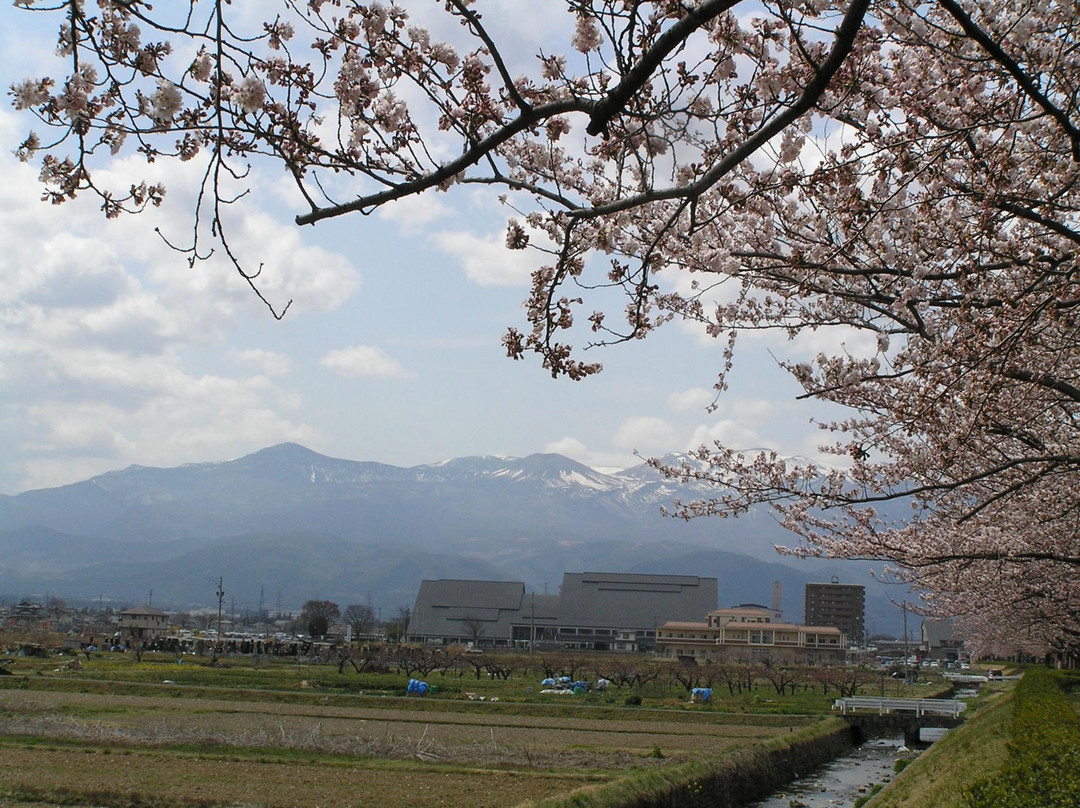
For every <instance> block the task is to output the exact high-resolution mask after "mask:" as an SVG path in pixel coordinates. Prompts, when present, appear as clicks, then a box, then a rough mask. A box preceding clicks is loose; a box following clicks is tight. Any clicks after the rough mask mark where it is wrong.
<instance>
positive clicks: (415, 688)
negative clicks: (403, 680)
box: [405, 679, 430, 696]
mask: <svg viewBox="0 0 1080 808" xmlns="http://www.w3.org/2000/svg"><path fill="white" fill-rule="evenodd" d="M429 689H430V688H429V687H428V683H427V682H421V681H420V680H419V679H410V680H409V686H408V687H407V688H405V692H406V693H416V694H418V695H420V696H423V695H424V694H425V693H427V692H428V690H429Z"/></svg>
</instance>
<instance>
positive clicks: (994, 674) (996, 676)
mask: <svg viewBox="0 0 1080 808" xmlns="http://www.w3.org/2000/svg"><path fill="white" fill-rule="evenodd" d="M1003 676H1004V672H1003V671H1002V670H1001V668H991V669H990V670H988V671H987V672H986V678H987V679H989V680H990V681H991V682H1000V681H1001V679H1002V677H1003Z"/></svg>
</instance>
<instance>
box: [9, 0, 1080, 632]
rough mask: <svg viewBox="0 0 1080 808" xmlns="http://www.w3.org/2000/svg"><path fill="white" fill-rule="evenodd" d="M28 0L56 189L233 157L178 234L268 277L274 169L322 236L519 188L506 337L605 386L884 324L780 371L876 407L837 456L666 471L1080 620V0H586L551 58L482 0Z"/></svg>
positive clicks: (1075, 627) (955, 598)
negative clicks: (408, 207) (617, 355)
mask: <svg viewBox="0 0 1080 808" xmlns="http://www.w3.org/2000/svg"><path fill="white" fill-rule="evenodd" d="M17 5H21V6H23V7H25V8H27V9H28V10H29V12H30V13H39V14H42V15H46V16H47V17H57V18H59V19H57V20H50V21H49V24H50V25H52V26H56V22H59V23H60V25H59V26H56V27H58V28H59V30H60V36H59V40H58V43H57V44H58V53H59V55H60V58H61V59H62V62H61V63H60V64H59V65H58V67H57V69H56V70H55V71H54V75H50V76H40V77H36V78H31V79H27V80H24V81H20V82H19V83H17V84H15V85H14V86H13V87H12V96H13V103H14V105H15V107H16V108H17V109H19V110H23V111H25V113H26V114H27V116H28V117H31V118H33V119H35V124H34V125H35V126H36V127H37V128H38V129H39V130H40V131H37V132H31V133H30V134H29V135H28V136H27V137H26V138H25V140H24V141H23V143H22V144H21V145H20V146H19V148H18V152H19V155H20V156H21V157H22V158H23V159H25V160H31V159H32V160H37V161H39V163H40V167H41V172H40V175H41V179H42V181H43V182H44V184H45V196H46V198H47V199H48V200H49V201H50V202H52V203H54V204H61V203H64V202H67V201H68V200H71V199H73V198H74V197H76V196H79V195H81V196H91V197H96V199H97V200H98V201H99V202H100V205H101V207H102V210H103V211H104V213H105V215H106V216H107V217H116V216H119V215H121V214H122V213H124V212H138V211H140V210H142V209H144V208H146V207H147V206H156V205H160V204H162V202H163V200H164V198H165V189H164V188H162V187H161V186H159V185H156V184H151V183H146V182H143V183H140V182H135V183H132V184H125V185H124V187H122V188H110V187H106V186H105V185H103V184H101V181H100V180H99V177H100V176H107V174H105V173H104V172H103V173H102V174H101V175H99V173H98V171H97V169H99V168H107V167H108V166H109V165H110V164H111V162H112V160H113V159H114V156H115V157H126V156H129V155H137V156H140V157H143V158H145V159H147V160H154V161H162V160H201V161H202V162H201V166H202V171H203V174H202V177H203V181H202V190H201V193H200V194H199V195H198V198H197V203H196V204H197V209H196V210H195V217H194V230H193V233H192V238H191V239H190V241H188V242H187V243H186V244H178V245H177V246H178V248H179V249H183V250H184V252H185V253H186V255H187V257H188V258H189V259H190V260H191V261H197V260H200V259H201V258H204V257H205V256H207V255H208V254H209V253H210V252H211V248H216V249H217V250H218V252H219V253H223V254H225V255H226V256H227V257H228V258H229V259H230V260H231V261H232V262H233V266H234V267H235V269H236V271H238V272H239V273H240V274H241V275H242V276H243V277H244V278H245V279H246V280H247V281H248V283H250V284H251V286H252V288H253V289H254V290H255V293H256V294H259V295H260V297H262V293H261V291H260V290H259V286H258V277H259V272H260V271H261V270H262V266H261V264H259V263H258V262H259V260H261V257H260V256H251V257H247V256H239V255H236V254H235V253H234V251H233V249H232V243H231V241H230V238H229V231H228V229H227V226H226V225H227V223H226V222H225V220H224V217H223V213H224V211H225V209H226V208H227V206H229V205H232V204H243V202H244V201H246V200H247V199H248V198H247V197H246V196H245V190H246V188H247V186H246V185H245V182H246V178H247V177H248V171H249V167H250V170H252V171H260V170H265V169H266V168H268V167H269V168H271V169H273V168H277V169H279V170H284V171H285V172H287V173H288V174H289V175H290V176H291V177H292V178H293V180H294V181H295V183H296V186H297V188H298V189H299V191H300V193H301V194H302V198H303V199H304V200H305V207H304V209H303V210H302V212H300V214H299V215H298V216H297V219H296V220H297V222H298V223H300V224H315V223H317V222H320V221H324V220H326V219H329V218H333V217H337V216H342V215H345V214H350V213H356V212H359V213H365V214H367V213H371V212H373V211H376V210H378V209H380V208H382V207H385V206H389V205H393V204H394V203H396V202H398V201H400V200H403V199H406V198H409V197H416V196H419V195H422V194H425V193H429V192H437V191H440V190H445V189H447V188H448V187H449V186H451V185H453V184H462V185H471V186H474V187H475V188H477V189H481V190H482V189H490V192H491V193H493V194H498V195H500V198H502V199H504V200H505V202H506V204H507V206H508V208H509V209H510V211H511V215H510V216H508V224H507V231H506V244H507V247H508V248H509V249H515V250H519V249H532V250H533V251H534V254H535V255H536V270H535V272H534V274H533V287H532V291H531V293H530V294H529V296H528V299H527V301H526V322H525V323H524V324H518V325H515V326H513V327H511V328H510V329H509V331H508V332H507V334H506V337H505V345H506V349H507V351H508V353H509V354H510V356H512V357H515V358H521V357H524V356H526V355H528V354H534V355H535V356H536V357H537V358H538V360H539V361H540V362H541V363H542V364H543V366H544V367H545V368H547V369H548V370H549V371H550V372H551V373H552V374H553V375H555V376H568V377H570V378H571V379H581V378H584V377H586V376H589V375H591V374H594V373H597V372H599V371H600V369H601V366H600V363H599V362H596V361H584V360H582V359H581V358H580V354H579V349H580V348H582V347H585V346H594V345H598V344H606V343H611V342H621V341H625V340H633V339H638V338H642V337H646V336H648V335H649V334H650V333H651V332H652V331H653V330H655V329H656V328H657V327H659V326H660V325H662V324H663V323H665V322H667V321H669V320H671V319H673V318H681V319H684V320H687V321H690V322H692V323H697V324H699V325H700V327H701V328H702V329H703V330H704V331H705V332H707V333H708V334H711V335H713V336H715V337H717V338H718V339H720V340H721V341H722V343H723V345H724V360H723V364H722V366H721V367H720V368H718V371H719V377H718V379H717V381H716V390H717V395H720V394H721V393H722V392H723V391H724V389H725V388H726V385H727V381H726V378H727V377H726V374H727V371H728V370H729V369H730V367H731V363H732V362H733V361H734V357H735V355H736V351H735V349H736V343H737V338H738V336H739V335H740V334H742V333H746V332H759V331H779V332H780V333H782V334H785V335H787V336H789V337H792V338H794V337H798V336H799V335H801V334H808V333H811V332H814V331H818V330H821V329H841V330H842V333H844V334H847V335H848V336H849V337H853V336H855V335H860V334H861V335H864V336H866V337H869V339H868V340H867V342H868V343H869V347H868V348H867V349H866V350H864V351H858V350H856V349H855V347H854V346H855V343H856V340H855V339H850V340H849V345H850V346H851V347H850V348H848V349H843V350H837V351H835V352H833V353H830V354H821V355H819V356H818V357H817V358H816V360H814V361H812V362H807V363H803V362H795V361H783V360H781V361H782V364H783V367H785V368H786V369H787V370H788V371H790V373H791V374H792V376H793V377H794V379H795V380H796V381H797V382H798V383H799V384H800V385H801V387H802V389H803V391H804V392H803V395H804V397H806V398H811V399H817V400H820V401H826V402H832V403H835V404H838V405H840V406H841V407H844V408H846V412H847V415H846V416H842V417H840V418H838V419H837V420H836V421H835V422H834V423H826V424H824V425H823V426H824V428H825V429H826V431H827V432H829V433H831V434H830V436H829V437H828V438H826V439H825V440H824V441H823V444H824V446H823V451H825V452H826V453H827V454H831V455H832V456H833V457H832V460H833V462H831V463H829V464H826V465H818V464H815V463H811V462H807V461H796V460H792V459H790V458H785V457H781V456H778V455H776V454H773V453H770V452H744V451H738V449H739V447H730V446H724V445H719V444H715V445H707V446H702V447H701V448H700V450H699V451H698V452H697V455H696V459H695V461H694V462H691V463H687V464H686V465H684V466H681V467H679V468H668V469H667V470H668V471H669V472H670V473H674V474H679V475H681V476H683V477H685V478H693V479H697V480H702V481H707V482H711V483H714V484H715V485H716V495H715V497H713V498H710V499H708V500H706V501H702V502H687V503H682V504H681V505H680V506H678V508H677V509H676V510H677V512H678V513H679V514H681V515H683V516H686V517H691V516H696V515H710V514H723V515H729V514H738V513H741V512H744V511H746V510H747V509H748V508H750V507H752V506H756V505H760V504H765V505H768V506H770V507H772V508H773V509H775V511H776V513H777V515H778V517H779V518H780V519H781V520H782V522H783V523H784V524H785V525H786V526H787V527H789V528H791V529H792V530H794V531H796V532H798V533H799V534H800V535H801V536H802V537H803V539H804V542H803V543H802V544H800V545H799V546H797V547H795V548H792V549H793V551H795V552H799V553H803V554H810V555H828V556H841V557H846V558H869V559H879V560H884V561H886V562H890V563H891V564H892V565H893V567H892V568H893V575H894V576H895V577H896V578H897V579H899V580H901V581H904V582H907V583H909V584H911V585H912V586H914V587H917V588H918V589H920V590H921V591H923V592H925V593H926V600H925V603H924V608H925V609H927V610H932V611H935V612H936V613H939V614H956V615H982V616H984V617H986V616H989V619H988V620H982V621H979V622H973V623H972V624H971V626H970V629H971V630H972V631H975V632H984V631H985V630H986V629H987V628H988V627H993V629H994V631H996V632H1002V631H1007V632H1009V633H1011V634H1012V635H1013V636H1015V637H1016V638H1017V639H1018V640H1024V639H1027V640H1031V641H1032V642H1034V643H1036V644H1037V645H1038V646H1039V647H1044V646H1045V643H1046V642H1048V641H1051V640H1054V641H1060V640H1061V639H1062V638H1065V639H1066V641H1068V640H1069V638H1076V637H1078V636H1080V608H1078V604H1080V575H1078V574H1077V573H1078V571H1080V530H1078V521H1077V520H1078V514H1080V485H1078V484H1077V479H1078V471H1080V348H1078V346H1080V271H1078V268H1080V112H1078V108H1077V102H1076V99H1077V97H1078V95H1080V59H1078V58H1077V53H1078V44H1080V43H1078V30H1080V6H1078V5H1077V4H1076V3H1070V2H1057V3H1041V4H1039V3H1027V2H1018V3H983V2H976V1H975V0H935V1H934V2H918V3H915V2H910V0H845V2H835V1H834V0H794V2H782V3H775V4H773V3H751V2H750V0H697V1H696V2H693V1H690V2H685V3H683V2H667V1H666V0H655V1H654V2H644V1H643V0H631V2H624V1H623V0H551V5H553V6H556V7H558V8H561V9H564V10H566V11H568V12H570V13H569V14H565V15H562V16H563V17H564V19H565V24H566V28H565V31H564V33H563V40H562V44H563V46H562V47H561V48H560V47H558V45H557V44H556V45H555V46H545V47H543V48H542V49H540V48H538V49H537V51H536V52H534V53H524V54H523V53H521V52H520V50H519V49H511V48H507V47H505V46H504V43H502V42H500V41H499V40H498V39H496V36H495V33H494V32H495V30H496V28H497V27H496V26H490V27H489V22H490V21H491V20H493V19H495V18H496V17H498V15H500V14H510V13H511V12H510V11H508V10H507V7H506V5H505V4H499V3H494V2H481V1H480V0H475V1H472V2H470V0H447V1H446V2H445V3H442V4H439V8H441V9H442V11H441V12H435V11H434V10H433V9H432V8H429V7H425V8H424V9H423V10H424V11H425V12H426V13H443V14H445V15H447V17H448V18H449V21H450V22H453V23H456V24H455V25H451V26H439V29H438V30H443V29H444V28H445V29H451V30H452V31H453V33H451V34H448V36H452V37H454V41H453V42H447V41H440V40H439V39H438V38H437V37H436V36H433V35H432V33H431V31H430V30H428V29H426V28H425V27H423V26H421V25H417V24H413V23H412V22H411V21H410V19H409V12H408V11H407V10H406V9H405V8H404V7H403V6H398V5H384V4H383V3H381V2H370V3H360V2H356V3H342V2H339V1H338V0H309V2H298V1H297V0H283V2H282V3H281V4H279V5H278V6H275V7H274V9H273V11H272V12H268V13H267V18H266V19H265V21H262V22H261V23H255V24H252V23H251V22H250V17H251V11H250V9H248V8H247V7H246V6H245V7H244V9H243V10H241V9H240V8H238V7H237V5H236V4H229V3H222V2H212V3H198V4H197V3H194V2H189V3H158V4H154V5H150V4H149V3H147V2H143V1H142V0H124V1H123V2H119V1H118V0H97V2H96V3H93V2H90V0H80V2H75V0H67V1H66V2H65V1H64V0H58V2H56V3H53V4H49V5H47V6H40V7H39V6H38V5H36V4H33V3H31V2H30V0H19V2H18V3H17ZM538 8H539V6H538ZM348 178H353V180H354V182H352V183H351V184H350V183H348V182H347V181H346V180H347V179H348ZM265 271H267V272H272V271H273V267H272V266H267V267H266V270H265ZM264 299H265V298H264ZM267 303H268V305H271V308H272V309H273V311H274V314H275V316H280V315H281V313H282V312H283V310H284V309H285V308H287V307H288V304H287V303H285V304H284V305H279V304H272V302H271V301H267ZM893 500H900V501H903V504H904V506H905V515H904V516H903V517H902V518H901V517H898V516H896V515H895V514H886V513H885V512H884V511H882V510H881V506H882V504H885V503H889V502H890V501H893Z"/></svg>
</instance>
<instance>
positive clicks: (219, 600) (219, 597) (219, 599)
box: [217, 578, 225, 642]
mask: <svg viewBox="0 0 1080 808" xmlns="http://www.w3.org/2000/svg"><path fill="white" fill-rule="evenodd" d="M221 584H222V580H221V578H218V579H217V636H218V642H221V604H222V603H223V602H224V600H225V590H224V589H223V588H222V585H221Z"/></svg>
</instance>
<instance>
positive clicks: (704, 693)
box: [690, 687, 712, 701]
mask: <svg viewBox="0 0 1080 808" xmlns="http://www.w3.org/2000/svg"><path fill="white" fill-rule="evenodd" d="M690 698H691V699H692V700H695V701H696V700H698V699H700V700H701V701H708V700H709V699H711V698H712V688H711V687H695V688H694V689H693V690H692V691H691V692H690Z"/></svg>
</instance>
